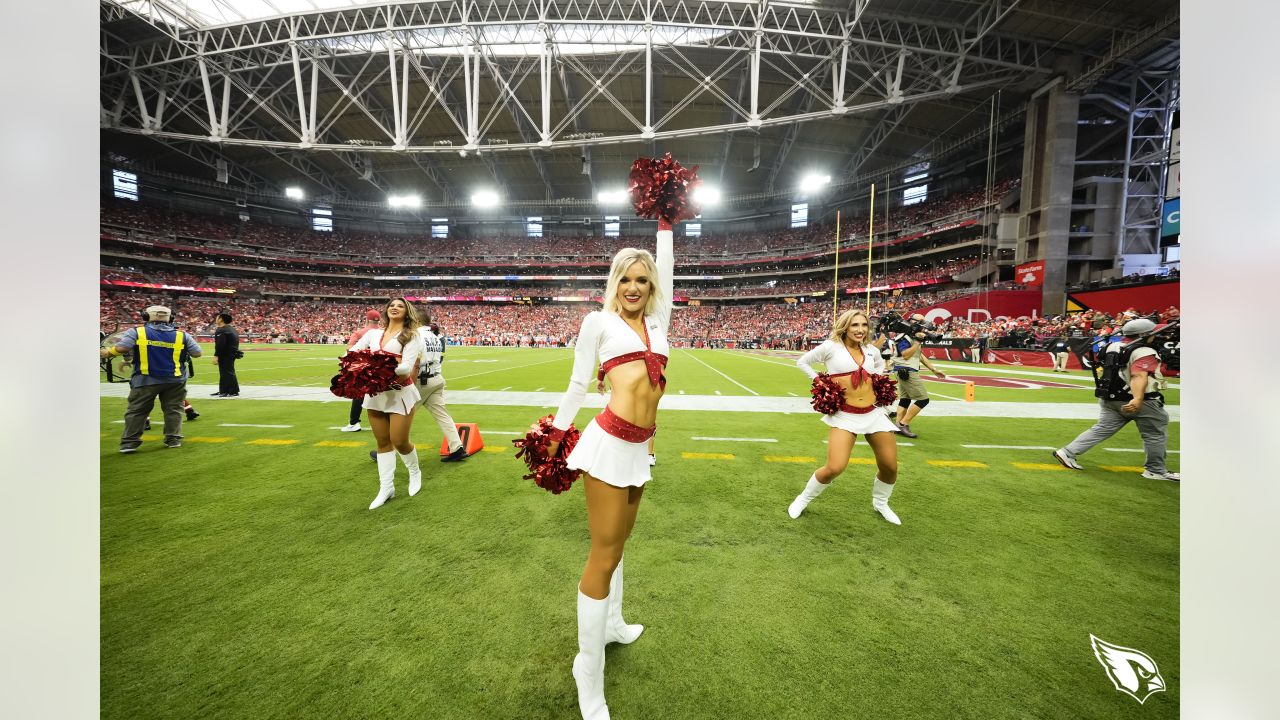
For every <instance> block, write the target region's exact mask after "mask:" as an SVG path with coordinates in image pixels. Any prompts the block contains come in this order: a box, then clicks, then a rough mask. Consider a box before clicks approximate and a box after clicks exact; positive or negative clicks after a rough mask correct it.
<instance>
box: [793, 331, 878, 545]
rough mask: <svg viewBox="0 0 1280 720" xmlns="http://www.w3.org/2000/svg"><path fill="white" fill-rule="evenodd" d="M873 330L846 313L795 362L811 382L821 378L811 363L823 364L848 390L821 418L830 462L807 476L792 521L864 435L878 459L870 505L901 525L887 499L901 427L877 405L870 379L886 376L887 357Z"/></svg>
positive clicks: (836, 472) (837, 471) (841, 467)
mask: <svg viewBox="0 0 1280 720" xmlns="http://www.w3.org/2000/svg"><path fill="white" fill-rule="evenodd" d="M870 331H871V328H870V321H869V320H868V318H867V315H866V313H864V312H862V311H861V310H846V311H845V312H844V313H842V314H841V315H840V317H839V318H838V319H837V320H836V324H835V326H834V327H833V328H832V329H831V338H830V339H828V340H826V341H824V342H823V343H822V344H821V345H819V346H818V347H816V348H814V349H812V350H810V351H809V352H807V353H805V354H804V355H803V356H801V357H800V358H799V359H798V360H796V365H799V366H800V369H801V370H803V371H804V373H805V374H806V375H808V376H809V379H810V380H812V379H813V378H815V377H817V376H818V372H817V371H816V370H814V369H813V363H823V364H825V365H826V366H827V372H828V373H829V374H830V375H831V377H832V379H834V380H835V381H836V382H837V383H839V384H840V385H841V386H842V387H844V389H845V390H844V403H843V404H842V407H841V409H840V410H838V411H837V412H835V413H833V414H831V415H823V416H822V422H824V423H826V424H827V425H828V426H830V428H831V431H830V432H829V433H827V462H826V464H825V465H823V466H822V467H820V468H818V469H817V470H816V471H814V473H813V475H811V476H809V482H808V484H806V485H805V488H804V490H803V491H802V492H801V493H800V495H799V496H798V497H796V499H795V500H794V501H792V503H791V506H790V507H788V508H787V514H788V515H790V516H791V517H792V518H793V519H794V518H798V517H800V513H802V512H804V509H805V508H806V507H808V505H809V503H811V502H813V500H814V498H816V497H818V496H819V495H821V494H822V491H823V490H826V489H827V486H828V485H830V484H831V481H832V480H835V479H836V477H838V476H839V475H840V473H842V472H844V470H845V468H846V467H848V466H849V455H850V453H852V452H853V443H854V440H856V439H857V436H858V435H862V436H863V437H865V438H866V440H867V444H868V445H870V446H871V451H872V452H873V453H874V454H875V457H876V478H875V481H874V482H873V483H872V486H871V507H872V508H873V509H874V510H875V511H876V512H878V513H880V515H881V516H882V517H883V518H884V519H885V520H888V521H889V522H891V523H893V524H894V525H901V524H902V521H901V520H899V519H898V516H897V514H896V513H894V512H893V510H892V509H890V508H889V496H890V495H891V494H892V493H893V486H894V484H895V483H896V482H897V480H898V443H897V440H896V438H895V437H894V432H895V431H896V430H897V428H896V427H894V425H893V423H892V422H890V421H889V418H888V417H886V416H885V414H884V412H883V411H881V410H880V409H879V408H877V407H876V404H875V401H876V397H875V391H874V390H873V389H872V382H871V376H872V375H882V374H884V359H883V358H881V357H880V351H879V350H877V349H876V347H875V346H874V345H872V344H871V343H870V342H868V340H869V337H870Z"/></svg>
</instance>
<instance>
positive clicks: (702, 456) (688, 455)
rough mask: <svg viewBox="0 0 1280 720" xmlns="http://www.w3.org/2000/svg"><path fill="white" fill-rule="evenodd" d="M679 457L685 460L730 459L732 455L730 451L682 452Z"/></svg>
mask: <svg viewBox="0 0 1280 720" xmlns="http://www.w3.org/2000/svg"><path fill="white" fill-rule="evenodd" d="M680 457H682V458H684V459H685V460H732V459H733V458H734V456H733V455H732V454H731V453H698V452H682V453H680Z"/></svg>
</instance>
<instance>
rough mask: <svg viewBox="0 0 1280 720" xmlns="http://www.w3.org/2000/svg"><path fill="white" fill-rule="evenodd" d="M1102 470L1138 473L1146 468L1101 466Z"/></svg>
mask: <svg viewBox="0 0 1280 720" xmlns="http://www.w3.org/2000/svg"><path fill="white" fill-rule="evenodd" d="M1102 469H1103V470H1107V471H1110V472H1135V473H1140V472H1142V471H1143V470H1146V468H1144V467H1135V466H1133V465H1103V466H1102Z"/></svg>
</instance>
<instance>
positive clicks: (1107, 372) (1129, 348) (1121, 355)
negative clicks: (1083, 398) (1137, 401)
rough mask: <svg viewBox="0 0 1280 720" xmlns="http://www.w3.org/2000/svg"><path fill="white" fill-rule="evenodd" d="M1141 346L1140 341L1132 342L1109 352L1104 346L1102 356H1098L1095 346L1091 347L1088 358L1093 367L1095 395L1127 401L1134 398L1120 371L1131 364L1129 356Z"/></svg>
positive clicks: (1105, 398)
mask: <svg viewBox="0 0 1280 720" xmlns="http://www.w3.org/2000/svg"><path fill="white" fill-rule="evenodd" d="M1139 347H1142V346H1141V345H1139V344H1138V343H1130V344H1128V345H1126V346H1124V347H1121V348H1120V350H1118V351H1117V352H1107V350H1106V347H1104V348H1103V350H1102V356H1101V357H1098V353H1097V351H1096V350H1095V349H1094V347H1093V346H1090V347H1089V355H1088V359H1089V364H1090V366H1092V368H1093V386H1094V387H1093V396H1094V397H1098V398H1102V399H1103V400H1117V401H1125V402H1128V401H1129V400H1132V399H1133V393H1131V392H1129V388H1128V385H1127V384H1126V383H1125V381H1124V378H1123V377H1121V376H1120V371H1121V370H1123V369H1125V368H1126V367H1128V366H1129V358H1130V357H1131V356H1132V355H1133V351H1134V350H1135V349H1136V348H1139Z"/></svg>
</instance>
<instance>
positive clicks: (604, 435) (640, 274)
mask: <svg viewBox="0 0 1280 720" xmlns="http://www.w3.org/2000/svg"><path fill="white" fill-rule="evenodd" d="M658 227H659V229H658V248H657V249H658V258H657V261H656V262H655V260H654V257H653V255H651V254H650V253H649V252H648V251H647V250H638V249H635V248H626V249H623V250H620V251H618V254H617V255H615V256H614V258H613V266H612V268H611V269H610V270H609V284H608V286H607V287H606V289H605V294H604V310H602V311H596V312H593V313H591V314H590V315H587V317H586V318H585V319H583V321H582V329H581V330H580V331H579V332H578V342H577V346H576V348H575V350H574V359H573V375H572V377H571V378H570V380H569V389H568V390H567V391H566V392H565V395H564V399H563V401H561V403H560V409H559V410H558V411H557V412H556V415H555V419H554V421H553V423H552V424H553V425H554V426H555V428H556V430H557V431H558V432H559V433H560V437H563V433H564V431H565V430H567V429H568V428H569V425H570V424H571V423H572V422H573V418H574V416H575V415H576V414H577V412H578V409H579V408H580V407H581V406H582V401H583V400H584V399H585V398H586V394H587V386H588V384H589V383H590V382H591V381H592V380H598V381H602V380H603V379H604V378H605V377H606V376H607V377H608V378H609V383H610V385H611V386H612V387H613V391H612V394H611V395H610V397H609V403H608V406H607V407H605V409H604V411H603V412H601V413H600V414H599V415H597V416H596V417H595V418H594V419H592V420H591V422H590V423H588V424H587V426H586V428H585V429H583V431H582V436H581V437H580V438H579V440H578V444H577V445H575V446H574V448H573V452H571V453H570V454H569V457H568V458H567V462H568V465H569V467H570V468H573V469H576V470H582V471H583V476H582V484H583V487H584V489H585V491H586V496H587V526H588V528H589V529H590V531H591V552H590V554H588V555H587V565H586V567H585V568H584V569H583V571H582V578H581V580H580V581H579V583H578V655H577V656H576V657H575V658H574V660H573V678H574V681H575V682H577V685H578V708H579V710H581V712H582V717H583V718H585V719H586V720H607V718H608V717H609V708H608V706H607V705H606V704H605V699H604V646H605V644H606V643H610V642H619V643H631V642H634V641H635V639H636V638H637V637H639V636H640V633H641V631H643V630H644V626H643V625H628V624H627V623H626V622H624V621H623V619H622V550H623V546H624V545H625V543H626V541H627V538H628V537H630V535H631V529H632V527H634V526H635V521H636V511H637V510H638V509H639V507H640V497H641V495H642V494H643V493H644V485H645V483H647V482H649V478H650V473H649V452H648V447H647V444H648V441H649V439H650V438H652V437H653V433H654V431H655V430H656V429H657V426H656V424H655V419H656V417H657V412H658V400H659V399H660V398H661V397H662V393H663V391H664V390H665V389H666V385H667V379H666V377H665V376H664V375H663V370H664V369H665V368H666V365H667V356H668V354H669V353H670V350H669V348H668V345H667V327H668V325H669V324H670V322H671V297H672V273H673V271H674V267H675V259H674V258H673V257H672V251H673V250H672V233H671V226H670V225H669V224H667V223H659V226H658ZM597 363H599V367H600V371H599V373H598V374H597V375H596V376H595V377H594V378H593V377H592V376H593V373H594V371H595V369H596V365H597ZM553 440H554V442H553V443H552V444H551V447H550V448H549V449H548V452H549V454H550V456H554V455H555V453H556V450H557V449H558V448H559V446H560V443H559V438H558V437H557V438H553Z"/></svg>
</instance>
